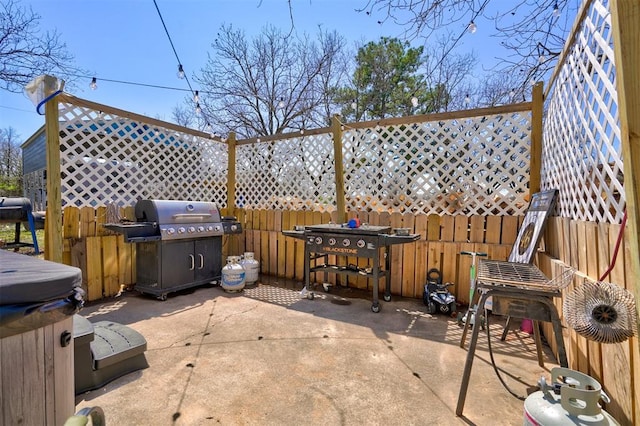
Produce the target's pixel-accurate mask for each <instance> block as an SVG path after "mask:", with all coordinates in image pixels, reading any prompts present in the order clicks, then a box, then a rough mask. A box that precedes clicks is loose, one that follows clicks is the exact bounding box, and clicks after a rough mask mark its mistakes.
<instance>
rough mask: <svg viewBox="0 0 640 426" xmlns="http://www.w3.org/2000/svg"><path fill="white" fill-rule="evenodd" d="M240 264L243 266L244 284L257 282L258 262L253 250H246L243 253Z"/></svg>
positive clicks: (258, 274)
mask: <svg viewBox="0 0 640 426" xmlns="http://www.w3.org/2000/svg"><path fill="white" fill-rule="evenodd" d="M240 265H242V267H243V268H244V271H245V277H246V284H247V285H252V284H255V283H256V282H258V278H259V276H260V262H258V261H257V260H256V259H255V257H254V254H253V252H250V251H247V252H245V253H244V256H243V257H242V260H241V261H240Z"/></svg>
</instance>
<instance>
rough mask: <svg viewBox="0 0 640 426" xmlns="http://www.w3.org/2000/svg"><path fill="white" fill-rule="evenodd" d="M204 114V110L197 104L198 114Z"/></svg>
mask: <svg viewBox="0 0 640 426" xmlns="http://www.w3.org/2000/svg"><path fill="white" fill-rule="evenodd" d="M201 112H202V108H200V104H196V114H200V113H201Z"/></svg>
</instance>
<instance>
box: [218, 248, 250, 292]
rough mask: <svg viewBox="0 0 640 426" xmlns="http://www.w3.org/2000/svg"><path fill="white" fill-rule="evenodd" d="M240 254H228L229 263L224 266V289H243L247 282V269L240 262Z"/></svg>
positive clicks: (222, 281) (221, 284)
mask: <svg viewBox="0 0 640 426" xmlns="http://www.w3.org/2000/svg"><path fill="white" fill-rule="evenodd" d="M239 261H240V256H227V264H226V265H225V266H224V268H222V280H221V283H220V286H221V287H222V289H223V290H224V291H242V289H243V288H244V284H245V271H244V268H243V267H242V265H240V263H238V262H239Z"/></svg>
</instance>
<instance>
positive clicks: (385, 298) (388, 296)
mask: <svg viewBox="0 0 640 426" xmlns="http://www.w3.org/2000/svg"><path fill="white" fill-rule="evenodd" d="M382 298H383V299H384V301H385V302H391V295H390V294H386V293H385V295H384V296H383V297H382Z"/></svg>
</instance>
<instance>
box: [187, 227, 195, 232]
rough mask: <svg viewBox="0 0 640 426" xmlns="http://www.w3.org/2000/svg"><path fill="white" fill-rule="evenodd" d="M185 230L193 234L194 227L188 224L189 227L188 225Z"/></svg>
mask: <svg viewBox="0 0 640 426" xmlns="http://www.w3.org/2000/svg"><path fill="white" fill-rule="evenodd" d="M187 232H188V233H189V234H193V233H194V232H196V228H195V226H190V227H188V228H187Z"/></svg>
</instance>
